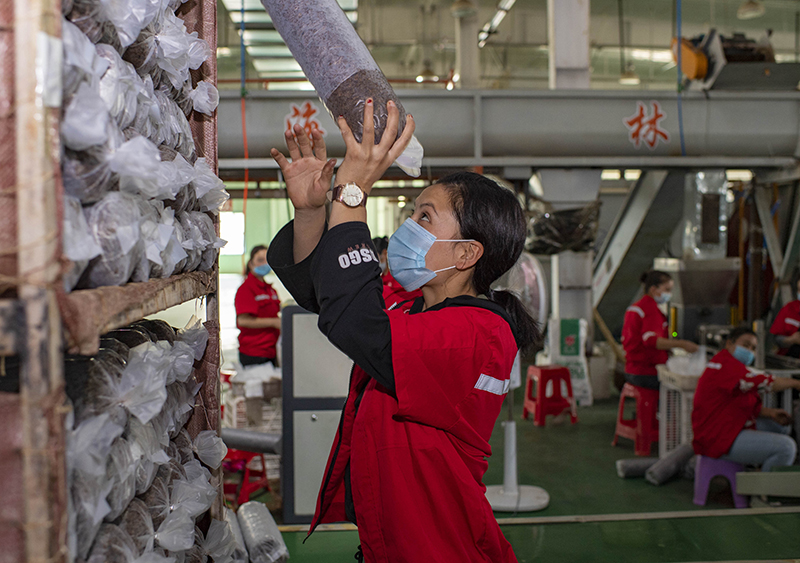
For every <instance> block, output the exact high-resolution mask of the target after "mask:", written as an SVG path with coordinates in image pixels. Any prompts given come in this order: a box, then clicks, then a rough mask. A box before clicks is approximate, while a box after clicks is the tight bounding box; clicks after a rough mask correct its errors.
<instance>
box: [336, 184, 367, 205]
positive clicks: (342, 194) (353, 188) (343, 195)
mask: <svg viewBox="0 0 800 563" xmlns="http://www.w3.org/2000/svg"><path fill="white" fill-rule="evenodd" d="M330 194H331V201H338V202H340V203H343V204H345V205H346V206H347V207H358V206H361V207H366V206H367V194H366V192H365V191H364V190H362V189H361V188H360V187H359V186H358V184H356V183H355V182H347V183H346V184H339V185H338V186H336V187H335V188H333V189H332V190H331V192H330Z"/></svg>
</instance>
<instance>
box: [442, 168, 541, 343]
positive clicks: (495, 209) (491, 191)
mask: <svg viewBox="0 0 800 563" xmlns="http://www.w3.org/2000/svg"><path fill="white" fill-rule="evenodd" d="M436 183H437V184H440V185H442V186H444V187H445V188H446V189H447V190H448V191H449V193H450V201H451V203H452V205H453V210H454V212H455V216H456V221H458V226H459V229H460V231H461V237H462V238H466V239H474V240H476V241H478V242H480V243H481V244H482V245H483V256H481V258H480V260H478V262H477V263H476V264H475V272H474V274H473V276H472V285H473V287H474V288H475V291H476V292H477V293H478V295H486V296H487V297H488V298H489V299H490V300H491V301H493V302H495V303H497V304H498V305H500V306H501V307H503V308H504V309H505V310H506V313H507V314H508V316H509V317H510V319H511V323H512V325H513V327H512V328H513V330H514V338H515V339H516V341H517V347H518V348H520V349H521V350H523V349H526V348H529V347H530V346H532V345H534V344H539V343H540V342H541V339H542V333H541V331H540V330H539V326H538V325H537V323H536V321H535V320H533V318H532V317H531V316H530V314H529V313H528V311H527V310H526V309H525V307H524V305H523V304H522V302H521V301H520V300H519V298H517V297H516V296H515V295H514V294H513V293H510V292H508V291H492V290H491V285H492V283H494V282H495V281H496V280H497V279H498V278H499V277H500V276H502V275H503V274H505V273H506V272H507V271H508V270H510V269H511V267H512V266H513V265H514V264H516V262H517V259H518V258H519V256H520V254H522V249H523V247H524V246H525V236H526V234H527V224H526V221H525V215H524V214H523V213H522V207H521V206H520V204H519V201H517V198H516V196H515V195H514V193H513V192H511V191H510V190H507V189H505V188H502V187H500V186H499V185H498V184H497V183H496V182H494V181H492V180H490V179H489V178H486V177H485V176H482V175H480V174H475V173H474V172H456V173H455V174H450V175H449V176H445V177H444V178H442V179H440V180H439V181H437V182H436Z"/></svg>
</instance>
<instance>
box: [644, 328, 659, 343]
mask: <svg viewBox="0 0 800 563" xmlns="http://www.w3.org/2000/svg"><path fill="white" fill-rule="evenodd" d="M653 336H658V335H657V334H656V333H655V332H653V331H650V332H645V333H644V334H643V335H642V342H644V341H645V340H647V339H648V338H652V337H653Z"/></svg>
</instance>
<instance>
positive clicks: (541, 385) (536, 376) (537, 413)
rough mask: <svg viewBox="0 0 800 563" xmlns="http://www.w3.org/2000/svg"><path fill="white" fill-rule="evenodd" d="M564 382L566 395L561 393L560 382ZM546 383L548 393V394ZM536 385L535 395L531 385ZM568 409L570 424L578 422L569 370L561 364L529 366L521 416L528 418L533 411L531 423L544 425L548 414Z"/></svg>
mask: <svg viewBox="0 0 800 563" xmlns="http://www.w3.org/2000/svg"><path fill="white" fill-rule="evenodd" d="M562 381H563V382H564V383H565V384H566V388H567V396H566V397H564V396H563V395H562V394H561V382H562ZM548 383H550V386H549V387H550V394H549V395H548V394H547V392H548ZM534 385H535V386H536V396H535V397H534V396H533V387H534ZM566 409H569V418H570V420H571V421H572V424H575V423H576V422H578V413H577V409H576V406H575V397H573V395H572V380H571V379H570V376H569V370H568V369H567V368H565V367H563V366H530V367H529V368H528V377H527V379H526V381H525V402H524V404H523V407H522V418H524V419H526V420H527V419H528V414H529V413H531V412H532V413H533V425H534V426H544V425H545V417H546V416H547V415H548V414H552V415H559V414H561V413H562V412H564V411H565V410H566Z"/></svg>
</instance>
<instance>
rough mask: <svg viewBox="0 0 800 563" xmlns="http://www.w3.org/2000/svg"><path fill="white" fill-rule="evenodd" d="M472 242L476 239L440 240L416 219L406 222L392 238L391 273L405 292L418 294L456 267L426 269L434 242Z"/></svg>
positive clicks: (389, 256)
mask: <svg viewBox="0 0 800 563" xmlns="http://www.w3.org/2000/svg"><path fill="white" fill-rule="evenodd" d="M471 240H473V239H437V238H436V237H435V236H434V235H432V234H431V233H429V232H428V231H426V230H425V228H424V227H422V226H421V225H420V224H419V223H417V222H416V221H414V220H413V219H411V218H409V219H406V220H405V222H404V223H403V224H402V225H400V228H399V229H397V231H395V233H394V234H393V235H392V237H391V238H390V239H389V248H388V249H387V251H386V252H387V257H388V260H389V271H390V272H391V273H392V276H393V277H394V279H396V280H397V281H398V282H400V285H402V286H403V289H405V290H406V291H414V290H415V289H419V288H420V287H422V286H423V285H425V284H426V283H428V282H429V281H431V280H432V279H433V278H435V277H436V274H437V273H439V272H444V271H445V270H452V269H453V268H455V266H450V267H449V268H442V269H441V270H436V271H433V270H429V269H428V268H426V267H425V256H426V255H427V254H428V251H429V250H430V249H431V246H433V243H434V242H467V241H471Z"/></svg>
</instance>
